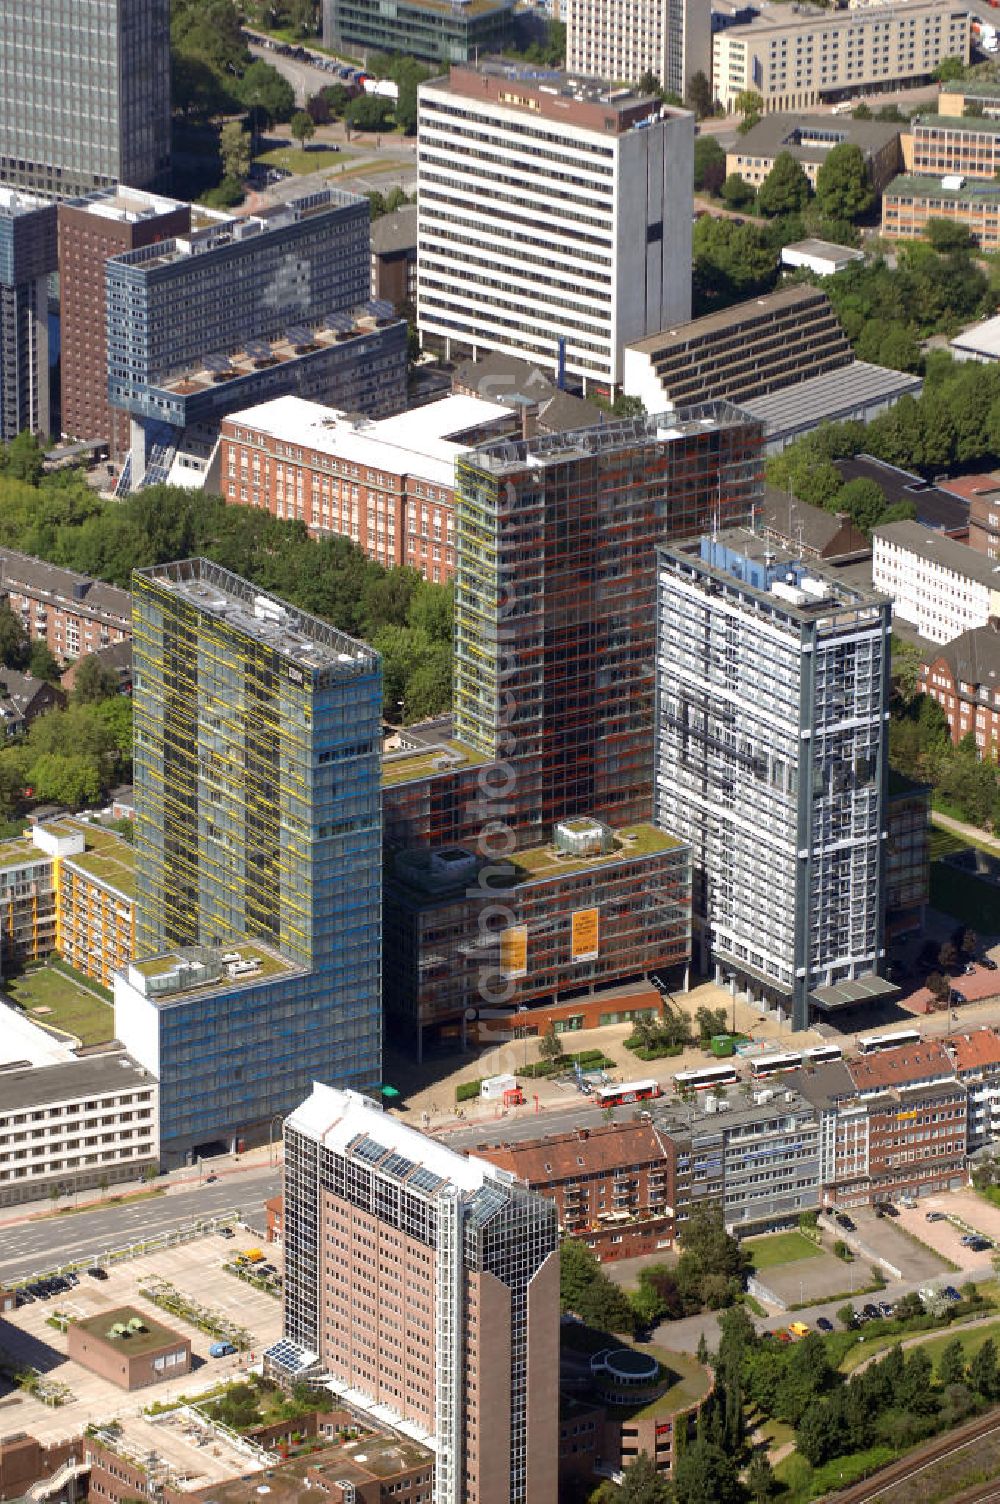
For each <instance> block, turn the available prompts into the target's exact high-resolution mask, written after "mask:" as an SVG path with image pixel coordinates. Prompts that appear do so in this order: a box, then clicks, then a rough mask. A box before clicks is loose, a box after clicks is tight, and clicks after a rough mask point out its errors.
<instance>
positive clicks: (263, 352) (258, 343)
mask: <svg viewBox="0 0 1000 1504" xmlns="http://www.w3.org/2000/svg"><path fill="white" fill-rule="evenodd" d="M246 352H247V354H248V355H249V356H250V359H251V360H266V359H267V357H268V356H269V355H270V353H271V346H270V345H269V344H268V342H267V340H266V339H248V340H247V343H246Z"/></svg>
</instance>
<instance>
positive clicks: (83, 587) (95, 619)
mask: <svg viewBox="0 0 1000 1504" xmlns="http://www.w3.org/2000/svg"><path fill="white" fill-rule="evenodd" d="M0 600H2V601H3V602H4V604H5V605H6V606H8V607H9V608H10V610H11V611H13V613H14V615H15V616H17V617H18V618H19V620H20V622H21V625H22V626H23V627H24V630H25V632H26V633H27V635H28V637H29V639H30V640H31V641H32V642H44V643H45V645H46V646H47V647H48V648H49V650H50V651H51V652H52V653H53V655H54V656H55V657H56V658H58V659H59V660H60V661H64V660H65V659H67V658H86V657H88V656H89V654H91V653H97V652H99V651H100V650H101V648H106V647H110V646H111V645H112V644H113V643H117V642H128V641H129V640H130V638H131V636H132V597H131V596H130V595H129V592H128V591H127V590H120V589H119V588H118V586H117V585H107V584H105V583H104V581H103V580H94V579H91V577H90V576H89V575H86V574H77V572H76V571H75V570H73V569H60V568H59V567H58V565H55V564H47V563H46V562H45V561H44V560H43V559H36V558H33V557H32V555H31V554H19V553H15V552H14V550H13V549H9V548H5V549H0Z"/></svg>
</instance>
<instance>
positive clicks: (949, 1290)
mask: <svg viewBox="0 0 1000 1504" xmlns="http://www.w3.org/2000/svg"><path fill="white" fill-rule="evenodd" d="M941 1294H942V1295H943V1296H944V1298H945V1300H951V1301H956V1300H961V1299H962V1297H961V1295H959V1293H958V1291H957V1290H956V1289H955V1286H954V1285H945V1287H944V1289H943V1290H942V1291H941Z"/></svg>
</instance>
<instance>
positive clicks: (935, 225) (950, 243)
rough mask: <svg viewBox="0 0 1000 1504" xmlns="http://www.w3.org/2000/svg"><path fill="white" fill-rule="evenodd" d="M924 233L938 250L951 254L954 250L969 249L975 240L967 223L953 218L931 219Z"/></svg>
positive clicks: (943, 253) (944, 253)
mask: <svg viewBox="0 0 1000 1504" xmlns="http://www.w3.org/2000/svg"><path fill="white" fill-rule="evenodd" d="M924 234H925V235H926V236H927V239H928V240H929V241H930V243H931V245H932V246H933V247H934V249H935V250H936V251H939V252H940V253H941V254H942V255H949V254H950V253H951V252H952V251H968V250H970V249H971V248H972V247H973V246H974V245H975V241H974V240H973V238H972V235H971V234H970V232H969V229H968V227H967V226H966V225H960V224H957V223H956V222H955V221H954V220H951V219H929V220H928V221H927V224H926V226H925V227H924Z"/></svg>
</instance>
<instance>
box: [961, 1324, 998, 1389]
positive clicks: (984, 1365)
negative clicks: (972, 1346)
mask: <svg viewBox="0 0 1000 1504" xmlns="http://www.w3.org/2000/svg"><path fill="white" fill-rule="evenodd" d="M969 1383H970V1384H971V1385H972V1387H973V1389H974V1390H975V1391H976V1393H977V1394H979V1395H981V1396H982V1397H983V1399H984V1400H995V1399H996V1398H997V1396H998V1395H1000V1370H998V1366H997V1348H996V1343H995V1342H994V1340H993V1338H992V1337H987V1339H986V1341H985V1342H984V1343H983V1345H982V1347H981V1348H979V1350H978V1352H975V1353H974V1354H973V1356H972V1362H971V1363H970V1364H969Z"/></svg>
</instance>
